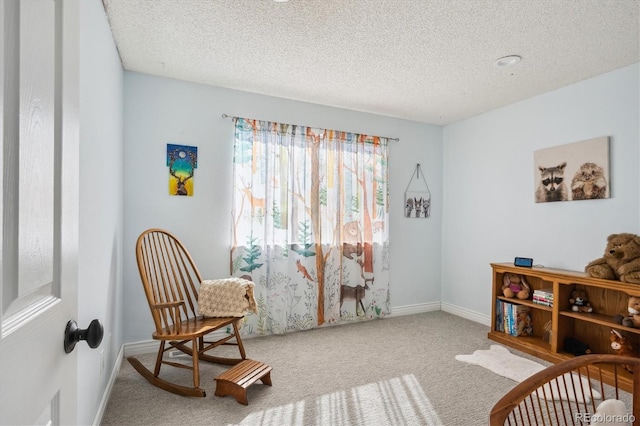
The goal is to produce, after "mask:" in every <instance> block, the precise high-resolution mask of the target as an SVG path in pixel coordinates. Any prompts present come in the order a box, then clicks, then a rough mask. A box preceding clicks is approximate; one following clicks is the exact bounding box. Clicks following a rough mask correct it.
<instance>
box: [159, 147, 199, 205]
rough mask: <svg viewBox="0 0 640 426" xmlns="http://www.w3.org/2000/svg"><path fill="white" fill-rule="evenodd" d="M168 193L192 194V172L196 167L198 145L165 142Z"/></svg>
mask: <svg viewBox="0 0 640 426" xmlns="http://www.w3.org/2000/svg"><path fill="white" fill-rule="evenodd" d="M167 166H168V167H169V195H189V196H191V195H193V179H192V178H193V173H194V172H195V169H196V168H197V167H198V147H196V146H185V145H172V144H167Z"/></svg>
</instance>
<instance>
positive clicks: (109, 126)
mask: <svg viewBox="0 0 640 426" xmlns="http://www.w3.org/2000/svg"><path fill="white" fill-rule="evenodd" d="M122 81H123V70H122V65H121V64H120V59H119V57H118V53H117V51H116V48H115V44H114V42H113V39H112V36H111V30H110V29H109V26H108V24H107V19H106V16H105V13H104V8H103V7H102V3H101V2H100V1H98V0H92V1H83V2H80V230H79V235H80V241H79V249H80V251H79V257H78V283H79V285H78V319H77V321H78V326H79V327H81V328H86V327H87V326H88V325H89V323H90V322H91V320H93V319H94V318H98V319H100V320H101V321H102V323H103V325H104V332H105V335H104V338H103V340H102V343H101V345H100V346H99V347H98V348H96V349H90V348H89V347H88V345H86V344H85V343H80V344H78V345H77V346H76V351H77V352H78V401H77V407H78V423H79V424H91V423H92V422H93V420H94V416H95V415H96V412H98V411H99V410H98V407H99V405H100V403H101V400H102V398H103V395H104V393H105V389H106V388H107V384H108V381H109V378H110V375H111V373H112V370H113V368H114V366H115V365H116V364H117V360H116V356H117V355H118V351H119V349H120V347H121V345H122V182H123V173H122V163H123V160H122V155H123V151H122V120H123V117H122ZM101 352H102V356H103V357H104V369H103V371H102V372H101V371H100V370H101V368H100V362H101V360H100V357H101Z"/></svg>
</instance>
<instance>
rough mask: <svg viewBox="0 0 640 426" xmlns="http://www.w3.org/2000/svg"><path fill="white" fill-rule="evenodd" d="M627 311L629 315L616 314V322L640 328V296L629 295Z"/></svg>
mask: <svg viewBox="0 0 640 426" xmlns="http://www.w3.org/2000/svg"><path fill="white" fill-rule="evenodd" d="M627 311H628V314H627V315H616V317H615V320H616V322H617V323H618V324H622V325H624V326H625V327H633V328H640V296H629V303H628V304H627Z"/></svg>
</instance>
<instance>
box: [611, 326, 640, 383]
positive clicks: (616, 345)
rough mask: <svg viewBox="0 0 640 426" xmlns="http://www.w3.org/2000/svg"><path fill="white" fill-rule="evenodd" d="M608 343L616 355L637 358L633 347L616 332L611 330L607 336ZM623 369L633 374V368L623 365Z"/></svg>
mask: <svg viewBox="0 0 640 426" xmlns="http://www.w3.org/2000/svg"><path fill="white" fill-rule="evenodd" d="M609 341H610V342H611V349H613V350H614V351H615V352H616V355H621V356H638V354H637V351H636V349H635V348H634V347H633V345H632V344H631V343H630V342H629V341H628V340H627V339H626V338H625V337H624V336H623V335H622V334H620V332H619V331H617V330H611V334H610V335H609ZM623 367H624V369H625V370H627V371H628V372H630V373H633V368H632V367H631V366H629V365H623Z"/></svg>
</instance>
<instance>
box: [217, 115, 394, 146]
mask: <svg viewBox="0 0 640 426" xmlns="http://www.w3.org/2000/svg"><path fill="white" fill-rule="evenodd" d="M222 118H230V119H232V120H235V119H237V118H241V117H236V116H235V115H227V114H222ZM352 133H354V132H352ZM367 136H376V137H379V138H385V139H388V140H390V141H399V140H400V138H388V137H386V136H378V135H367Z"/></svg>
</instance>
